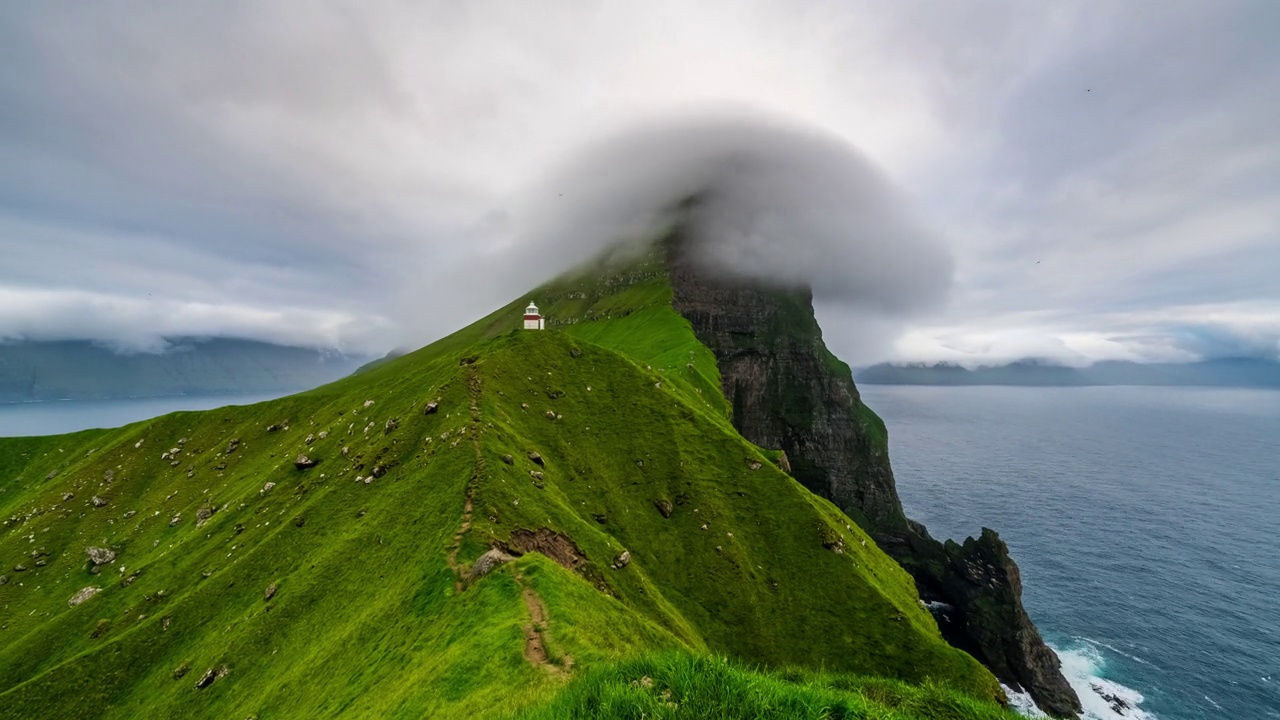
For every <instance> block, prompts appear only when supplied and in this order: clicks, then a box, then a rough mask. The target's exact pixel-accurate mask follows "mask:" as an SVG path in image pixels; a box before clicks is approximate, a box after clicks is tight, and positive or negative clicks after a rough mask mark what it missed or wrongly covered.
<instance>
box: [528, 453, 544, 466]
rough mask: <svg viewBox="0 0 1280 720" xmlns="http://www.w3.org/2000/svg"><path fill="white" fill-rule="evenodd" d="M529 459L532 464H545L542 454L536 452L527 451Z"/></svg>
mask: <svg viewBox="0 0 1280 720" xmlns="http://www.w3.org/2000/svg"><path fill="white" fill-rule="evenodd" d="M529 461H530V462H532V463H533V464H534V465H541V466H542V467H546V466H547V463H546V461H545V460H543V459H542V456H541V455H539V454H538V453H536V452H531V453H529Z"/></svg>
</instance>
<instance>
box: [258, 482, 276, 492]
mask: <svg viewBox="0 0 1280 720" xmlns="http://www.w3.org/2000/svg"><path fill="white" fill-rule="evenodd" d="M275 486H276V484H275V483H273V482H269V483H267V484H266V485H263V486H262V490H260V491H258V494H259V495H266V494H267V493H269V492H271V489H272V488H274V487H275Z"/></svg>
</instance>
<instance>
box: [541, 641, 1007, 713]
mask: <svg viewBox="0 0 1280 720" xmlns="http://www.w3.org/2000/svg"><path fill="white" fill-rule="evenodd" d="M1018 717H1019V716H1018V715H1017V714H1016V713H1013V712H1011V711H1008V710H1004V709H1001V708H999V707H996V706H993V705H991V704H990V703H984V702H981V701H978V700H975V699H973V698H972V697H969V696H968V695H964V694H962V693H958V692H956V691H954V690H951V689H948V688H946V687H940V686H937V685H934V684H928V683H926V684H924V685H909V684H907V683H903V682H899V681H895V680H887V679H884V678H866V677H858V676H854V675H846V674H840V673H830V672H822V671H812V670H797V669H790V670H782V671H774V672H766V671H760V670H758V669H755V670H753V669H750V668H747V667H744V666H742V665H741V664H740V663H734V662H731V661H729V660H728V659H726V658H722V657H714V656H711V657H708V656H695V655H690V654H687V653H665V654H659V655H650V656H643V657H639V658H634V659H631V660H627V661H625V662H620V663H611V664H606V665H602V666H600V667H598V668H593V669H592V670H590V671H588V672H587V673H585V674H584V675H583V676H582V677H581V678H578V679H576V680H575V681H574V682H573V683H572V684H570V685H569V686H567V687H566V688H565V689H564V691H562V692H560V693H558V694H557V695H556V696H555V698H554V699H553V700H551V701H550V702H547V703H545V704H544V705H541V706H538V707H535V708H533V709H531V710H529V711H526V712H524V713H521V714H520V715H519V716H518V717H517V718H516V719H515V720H663V719H664V718H672V719H674V718H690V719H692V718H705V719H706V720H748V719H750V720H754V719H755V718H770V719H771V720H846V719H849V720H852V719H853V718H877V719H882V720H916V719H919V720H925V719H927V720H1016V718H1018Z"/></svg>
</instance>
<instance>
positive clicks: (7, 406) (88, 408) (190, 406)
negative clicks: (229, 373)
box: [0, 393, 284, 437]
mask: <svg viewBox="0 0 1280 720" xmlns="http://www.w3.org/2000/svg"><path fill="white" fill-rule="evenodd" d="M283 394H284V393H272V394H265V395H263V394H259V395H184V396H180V397H162V398H131V399H126V400H61V401H58V402H39V403H0V437H23V436H28V435H57V434H59V433H67V432H75V431H76V430H88V429H89V428H113V427H120V426H121V425H128V424H129V423H131V422H137V421H139V420H146V419H147V418H153V417H156V416H157V415H164V414H167V413H171V412H177V411H179V410H211V409H213V408H216V407H222V406H224V405H251V404H253V403H256V402H262V401H264V400H272V399H274V398H277V397H281V396H282V395H283Z"/></svg>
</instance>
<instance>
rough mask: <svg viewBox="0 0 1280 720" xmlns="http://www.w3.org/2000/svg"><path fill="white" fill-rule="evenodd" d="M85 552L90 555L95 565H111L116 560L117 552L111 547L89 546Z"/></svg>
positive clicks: (90, 559)
mask: <svg viewBox="0 0 1280 720" xmlns="http://www.w3.org/2000/svg"><path fill="white" fill-rule="evenodd" d="M84 554H85V555H88V556H89V562H91V563H93V564H94V565H110V564H111V563H113V562H115V561H116V552H115V551H114V550H112V549H111V548H103V547H87V548H85V549H84Z"/></svg>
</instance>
